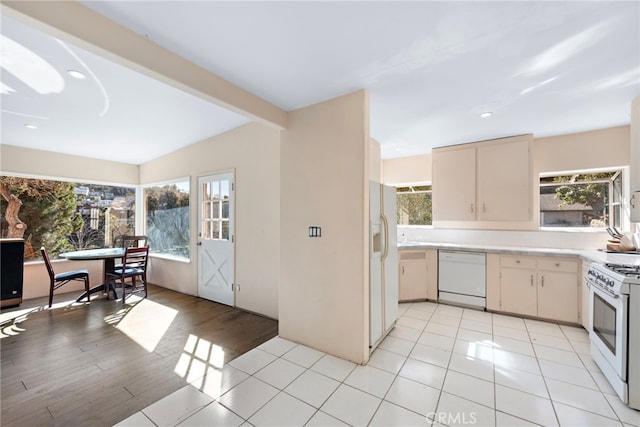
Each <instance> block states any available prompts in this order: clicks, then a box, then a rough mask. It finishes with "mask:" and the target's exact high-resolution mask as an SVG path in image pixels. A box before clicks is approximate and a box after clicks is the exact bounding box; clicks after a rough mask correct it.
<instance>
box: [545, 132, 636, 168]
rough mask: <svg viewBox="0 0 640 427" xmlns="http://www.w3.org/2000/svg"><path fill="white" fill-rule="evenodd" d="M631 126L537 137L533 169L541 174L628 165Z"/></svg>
mask: <svg viewBox="0 0 640 427" xmlns="http://www.w3.org/2000/svg"><path fill="white" fill-rule="evenodd" d="M629 138H630V130H629V126H618V127H614V128H607V129H599V130H594V131H590V132H580V133H573V134H568V135H559V136H551V137H547V138H535V139H534V141H533V145H534V149H533V152H534V161H533V168H534V170H535V171H536V172H538V173H543V172H558V171H574V170H581V169H595V168H608V167H617V166H626V165H629V143H630V142H629Z"/></svg>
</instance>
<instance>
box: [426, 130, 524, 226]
mask: <svg viewBox="0 0 640 427" xmlns="http://www.w3.org/2000/svg"><path fill="white" fill-rule="evenodd" d="M477 156H478V178H477V179H478V208H477V211H478V219H479V220H481V221H527V220H529V219H531V215H532V210H531V209H532V201H533V200H532V199H533V192H532V177H531V166H530V155H529V140H528V139H527V140H519V141H513V142H505V143H495V144H488V145H483V146H480V147H478V149H477ZM434 183H435V178H434ZM434 185H435V184H434ZM434 188H435V187H434ZM434 205H435V203H434Z"/></svg>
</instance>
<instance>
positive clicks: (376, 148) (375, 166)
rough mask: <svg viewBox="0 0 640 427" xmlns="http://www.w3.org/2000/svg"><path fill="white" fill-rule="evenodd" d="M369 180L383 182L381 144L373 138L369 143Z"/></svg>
mask: <svg viewBox="0 0 640 427" xmlns="http://www.w3.org/2000/svg"><path fill="white" fill-rule="evenodd" d="M369 180H370V181H374V182H382V160H381V159H380V143H379V142H378V141H376V140H375V139H373V138H371V142H370V143H369Z"/></svg>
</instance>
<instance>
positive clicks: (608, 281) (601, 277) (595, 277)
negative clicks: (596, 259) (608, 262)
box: [587, 268, 615, 287]
mask: <svg viewBox="0 0 640 427" xmlns="http://www.w3.org/2000/svg"><path fill="white" fill-rule="evenodd" d="M587 278H588V279H589V278H590V279H591V281H593V282H596V283H598V284H600V285H602V286H608V287H613V286H614V285H615V281H614V280H613V279H612V278H610V277H608V276H607V275H605V274H603V273H600V272H599V271H597V270H594V269H593V268H590V269H589V271H588V272H587Z"/></svg>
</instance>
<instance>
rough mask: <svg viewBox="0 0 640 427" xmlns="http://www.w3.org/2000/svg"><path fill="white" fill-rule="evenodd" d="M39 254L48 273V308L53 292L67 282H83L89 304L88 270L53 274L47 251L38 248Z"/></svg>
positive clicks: (51, 301)
mask: <svg viewBox="0 0 640 427" xmlns="http://www.w3.org/2000/svg"><path fill="white" fill-rule="evenodd" d="M40 252H41V253H42V259H43V260H44V264H45V265H46V266H47V272H48V273H49V307H51V305H52V304H53V291H54V290H55V289H58V288H59V287H61V286H64V285H66V284H67V283H69V282H72V281H76V280H82V281H84V289H85V292H86V294H87V302H91V300H90V296H89V271H88V270H73V271H67V272H64V273H59V274H55V273H54V271H53V266H52V265H51V260H50V259H49V254H48V253H47V250H46V249H45V248H44V246H43V247H42V248H40Z"/></svg>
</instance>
